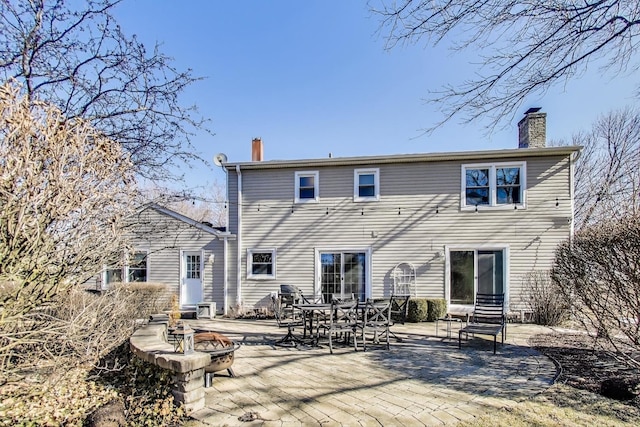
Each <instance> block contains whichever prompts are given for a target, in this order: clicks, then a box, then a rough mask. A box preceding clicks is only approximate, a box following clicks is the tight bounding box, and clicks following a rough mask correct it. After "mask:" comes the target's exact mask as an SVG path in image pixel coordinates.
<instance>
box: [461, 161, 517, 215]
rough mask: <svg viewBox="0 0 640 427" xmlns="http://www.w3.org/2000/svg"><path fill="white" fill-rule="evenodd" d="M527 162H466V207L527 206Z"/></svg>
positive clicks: (463, 177)
mask: <svg viewBox="0 0 640 427" xmlns="http://www.w3.org/2000/svg"><path fill="white" fill-rule="evenodd" d="M526 175H527V174H526V163H525V162H517V163H493V164H470V165H462V194H461V198H462V203H461V205H462V207H463V208H471V207H474V208H477V207H482V206H509V205H516V206H518V207H524V204H525V200H524V199H525V197H524V194H525V190H526Z"/></svg>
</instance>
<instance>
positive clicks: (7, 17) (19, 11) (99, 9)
mask: <svg viewBox="0 0 640 427" xmlns="http://www.w3.org/2000/svg"><path fill="white" fill-rule="evenodd" d="M119 3H120V0H89V1H87V2H80V3H77V2H76V3H71V2H65V1H64V0H55V1H51V2H49V1H47V2H45V1H43V0H34V1H30V2H25V1H20V0H8V1H3V2H0V78H2V77H4V79H5V80H6V79H9V78H11V77H13V78H15V79H17V80H19V81H20V82H22V84H23V88H24V91H25V93H26V94H27V96H28V98H29V99H33V98H38V99H43V100H47V101H48V102H50V103H52V104H54V105H56V106H57V107H58V108H60V109H61V111H62V113H63V114H64V115H65V116H67V117H69V118H75V117H82V118H84V119H85V120H88V121H89V122H90V123H91V124H92V126H93V127H94V128H96V129H98V130H99V131H101V132H102V133H103V134H105V135H106V136H107V137H108V138H109V139H111V140H113V141H117V142H118V143H120V144H121V145H122V146H123V147H124V148H125V149H126V150H127V151H128V152H129V153H130V154H131V160H132V161H133V163H134V164H135V165H136V167H137V170H138V173H139V174H141V175H142V176H144V177H147V178H150V179H154V180H158V179H169V178H175V177H174V176H172V174H171V173H170V172H169V171H170V169H171V166H174V165H176V164H183V163H187V165H188V163H189V162H192V161H204V160H202V159H200V158H199V156H198V155H197V154H195V150H194V148H193V146H192V145H191V143H190V141H191V138H192V137H193V135H194V134H195V132H196V131H198V130H204V131H208V130H207V128H206V127H205V124H206V123H205V120H204V119H202V118H201V117H200V116H199V115H198V113H197V110H196V108H195V106H184V105H182V104H181V102H180V95H181V94H182V93H183V91H184V89H185V88H186V87H188V86H189V85H191V84H193V83H195V82H197V81H198V80H200V78H198V77H194V76H193V75H192V72H191V70H186V71H179V70H177V69H175V68H174V67H173V66H172V65H171V58H169V57H167V56H165V55H164V54H162V53H161V52H160V50H159V47H158V46H157V45H156V46H154V49H153V50H152V51H150V52H148V51H147V49H146V48H145V46H144V45H143V44H142V43H140V42H139V41H138V40H137V38H136V37H135V36H133V37H128V36H127V35H125V34H124V33H123V31H122V30H121V28H120V27H119V26H118V24H117V22H116V20H115V18H114V17H113V15H112V11H113V10H114V8H115V7H117V5H118V4H119Z"/></svg>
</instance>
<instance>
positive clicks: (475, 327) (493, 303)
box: [458, 294, 507, 354]
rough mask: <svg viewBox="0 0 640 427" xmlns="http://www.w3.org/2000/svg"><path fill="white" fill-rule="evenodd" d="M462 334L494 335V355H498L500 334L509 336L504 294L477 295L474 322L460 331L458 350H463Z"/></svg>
mask: <svg viewBox="0 0 640 427" xmlns="http://www.w3.org/2000/svg"><path fill="white" fill-rule="evenodd" d="M462 334H465V337H466V339H469V334H479V335H493V354H496V347H497V340H498V334H500V336H501V338H502V344H503V345H504V338H505V336H506V335H507V317H506V315H505V314H504V294H476V303H475V306H474V308H473V320H472V321H471V322H470V323H468V324H467V325H466V326H464V327H462V328H460V330H459V331H458V348H462Z"/></svg>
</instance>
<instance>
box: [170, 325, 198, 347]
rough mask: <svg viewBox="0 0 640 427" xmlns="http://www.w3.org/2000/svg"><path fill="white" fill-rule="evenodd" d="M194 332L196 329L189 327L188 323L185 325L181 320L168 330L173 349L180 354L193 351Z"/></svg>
mask: <svg viewBox="0 0 640 427" xmlns="http://www.w3.org/2000/svg"><path fill="white" fill-rule="evenodd" d="M195 333H196V331H194V330H193V329H191V327H189V325H185V324H184V323H182V322H180V323H178V325H176V327H175V328H173V329H171V330H170V332H169V334H170V335H171V336H172V337H173V351H175V352H176V353H182V354H191V353H193V348H194V336H195Z"/></svg>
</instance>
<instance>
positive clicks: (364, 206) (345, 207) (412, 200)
mask: <svg viewBox="0 0 640 427" xmlns="http://www.w3.org/2000/svg"><path fill="white" fill-rule="evenodd" d="M513 160H514V161H517V160H519V159H517V158H514V159H513ZM498 161H499V162H505V161H508V160H504V159H500V160H498ZM468 163H492V162H491V161H487V160H482V161H481V162H475V161H461V160H451V161H434V162H409V163H402V164H393V163H384V164H379V165H377V164H369V165H358V166H319V167H313V168H287V167H286V166H282V167H280V168H265V169H246V170H243V171H242V201H241V203H242V230H241V239H242V247H241V248H240V253H241V258H242V265H241V269H240V271H241V286H242V303H243V304H244V305H245V306H248V307H251V306H261V305H265V304H268V300H269V298H268V296H269V293H270V292H271V291H277V290H278V289H279V285H280V284H282V283H290V284H295V285H298V286H300V287H301V288H302V289H303V291H304V292H305V294H311V293H312V292H313V287H314V283H315V275H316V272H315V262H316V260H315V251H314V250H315V249H316V248H326V249H328V248H335V249H341V248H371V251H372V270H371V273H372V277H371V284H370V285H371V286H372V295H373V296H374V297H380V296H388V295H390V293H391V289H392V286H393V280H392V272H393V268H394V267H395V266H396V264H398V263H400V262H409V263H412V264H413V265H414V266H415V268H416V273H417V280H416V282H417V286H416V294H417V296H419V297H429V298H444V297H445V271H446V262H445V257H441V258H437V257H436V254H437V253H438V252H444V250H445V247H468V248H471V249H473V248H477V247H491V246H496V247H497V246H500V247H502V246H505V247H508V250H509V260H508V261H509V267H508V268H509V270H508V272H509V277H508V286H509V294H510V300H509V301H510V305H511V308H512V309H518V308H520V305H521V302H522V277H523V276H524V275H525V274H526V273H527V272H529V271H531V270H533V269H540V270H545V269H549V268H550V266H551V264H552V261H553V255H554V250H555V247H556V245H557V244H558V243H559V242H560V241H562V240H564V239H567V238H569V236H570V230H571V228H570V224H569V223H568V222H567V218H570V217H571V201H570V199H571V194H570V164H569V159H568V157H567V156H565V155H558V156H540V157H529V158H527V159H526V164H527V169H526V170H527V199H526V203H527V207H526V209H519V210H514V209H511V208H510V207H509V208H507V209H501V210H484V211H480V212H475V211H473V210H469V211H462V210H461V209H460V203H461V201H460V193H461V182H460V181H461V167H462V165H463V164H468ZM362 168H379V171H380V200H379V201H377V202H361V203H356V202H354V201H353V181H354V169H362ZM303 170H304V171H311V170H317V171H319V198H320V200H319V203H305V204H294V188H295V183H294V176H295V172H296V171H303ZM236 182H237V177H236V176H235V173H230V174H229V188H230V190H233V191H230V201H231V200H233V199H232V198H233V197H235V196H234V195H235V194H237V188H236V187H235V186H236ZM556 197H558V200H559V203H558V206H557V207H556ZM232 205H233V203H230V209H231V211H230V212H233V209H234V208H233V207H232ZM292 209H293V213H292ZM327 210H328V214H327ZM436 211H437V212H436ZM233 217H234V215H230V222H229V224H230V231H231V232H235V229H234V228H233V226H232V224H236V225H237V222H234V221H235V220H234V219H233ZM230 246H231V245H230ZM250 248H253V249H272V248H275V249H276V250H277V260H276V268H277V276H276V278H275V279H274V280H251V279H247V265H246V262H247V259H246V251H247V249H250ZM232 259H235V258H232ZM230 283H235V281H231V280H230Z"/></svg>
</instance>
